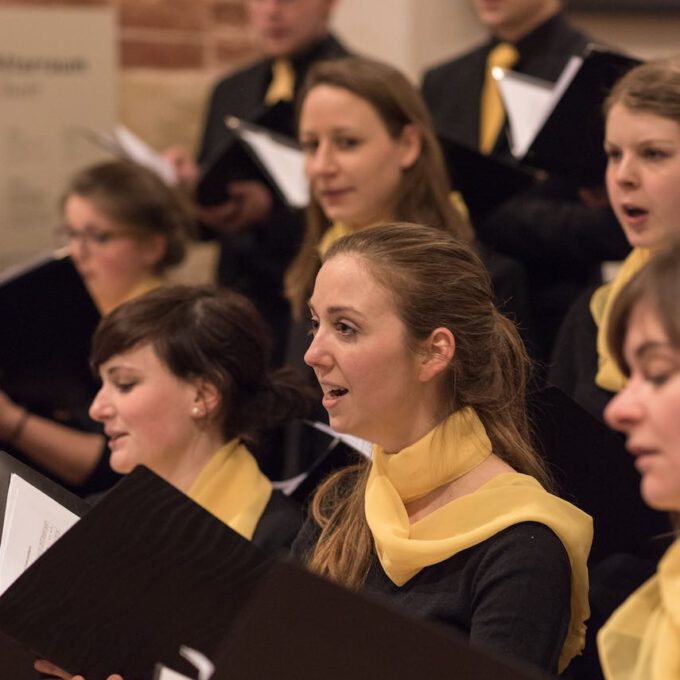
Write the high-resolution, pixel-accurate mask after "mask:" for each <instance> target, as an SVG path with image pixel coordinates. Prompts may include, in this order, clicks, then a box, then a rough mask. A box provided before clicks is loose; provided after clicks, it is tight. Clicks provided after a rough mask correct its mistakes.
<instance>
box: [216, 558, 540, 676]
mask: <svg viewBox="0 0 680 680" xmlns="http://www.w3.org/2000/svg"><path fill="white" fill-rule="evenodd" d="M215 661H216V663H215V665H216V671H215V674H214V675H213V677H212V680H235V679H237V680H263V679H265V678H276V679H277V680H319V678H324V680H347V679H348V678H352V679H353V680H364V679H365V680H373V679H376V678H390V680H402V679H403V680H414V678H427V679H428V680H451V678H456V680H488V679H489V678H503V680H531V679H533V680H540V679H541V678H543V679H546V678H547V676H545V675H543V674H542V673H540V672H539V671H537V670H534V669H533V668H529V667H528V666H525V665H523V664H520V663H519V662H517V663H515V662H512V661H510V660H501V659H499V658H498V657H496V656H494V655H492V654H487V653H485V652H483V651H480V650H479V649H475V648H473V647H470V645H469V644H468V643H467V641H466V640H465V639H464V638H463V636H462V635H460V634H456V633H455V632H454V631H453V630H452V629H450V628H445V627H443V626H441V625H438V624H435V623H431V622H425V621H422V620H416V619H413V618H410V617H408V616H406V615H405V614H403V613H401V612H397V611H396V610H393V609H391V608H389V607H388V606H387V605H386V604H384V603H383V602H382V601H381V602H378V601H375V600H372V599H368V598H366V597H365V596H362V595H360V594H357V593H353V592H350V591H349V590H345V589H344V588H340V587H339V586H336V585H333V584H331V583H329V582H327V581H325V580H322V579H320V578H318V577H316V576H313V575H311V574H309V573H307V572H305V571H303V570H302V569H301V568H300V567H297V566H295V565H293V564H285V563H283V564H278V565H277V566H276V567H275V568H274V569H273V570H272V572H271V573H270V574H269V575H268V577H267V578H266V579H264V580H263V581H262V582H261V584H260V585H259V586H258V588H257V590H256V591H255V593H254V595H253V596H252V597H251V599H250V600H249V602H248V604H247V605H246V607H245V608H244V610H243V612H242V614H241V616H240V617H239V620H238V622H237V623H236V625H235V626H234V627H233V628H232V630H231V632H230V634H229V636H228V637H226V639H225V642H224V644H223V645H222V647H221V649H220V652H219V654H218V656H217V657H216V659H215Z"/></svg>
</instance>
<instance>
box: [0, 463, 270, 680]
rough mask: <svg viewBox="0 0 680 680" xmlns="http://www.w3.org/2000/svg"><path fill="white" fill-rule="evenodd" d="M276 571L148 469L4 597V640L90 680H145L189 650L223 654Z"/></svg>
mask: <svg viewBox="0 0 680 680" xmlns="http://www.w3.org/2000/svg"><path fill="white" fill-rule="evenodd" d="M270 565H271V561H270V558H268V557H267V556H266V555H265V554H264V553H262V552H261V551H260V550H259V549H258V548H256V547H255V546H254V545H252V543H250V542H249V541H247V540H246V539H244V538H242V537H241V536H239V535H238V534H237V533H236V532H234V531H232V530H231V529H230V528H229V527H227V526H226V525H225V524H223V523H222V522H221V521H220V520H218V519H217V518H216V517H214V516H213V515H211V514H210V513H208V512H206V511H205V510H204V509H202V508H201V507H200V506H198V505H197V504H196V503H194V502H193V501H192V500H191V499H189V498H188V497H187V496H185V495H184V494H183V493H181V492H180V491H178V490H177V489H175V488H174V487H173V486H171V485H170V484H168V483H167V482H165V481H163V480H162V479H161V478H159V477H158V476H156V475H155V474H154V473H152V472H150V471H149V470H148V469H146V468H143V467H139V468H137V469H136V470H135V471H133V472H132V473H131V474H130V475H128V476H127V477H126V478H125V479H123V481H121V482H120V483H119V484H118V485H117V486H116V487H114V488H113V489H112V490H111V491H110V492H109V493H108V494H107V496H106V497H105V498H104V499H103V500H101V501H100V502H99V504H98V505H96V506H95V507H94V508H92V509H91V510H90V511H89V512H88V513H87V515H85V517H83V519H81V520H80V521H79V522H78V523H77V524H75V525H74V526H73V527H72V528H71V529H70V530H69V531H68V532H67V533H66V534H64V535H63V536H62V537H61V538H60V539H59V540H58V541H57V542H56V543H55V544H54V545H53V546H52V547H51V548H50V549H49V550H48V551H47V552H45V554H43V555H42V556H41V557H40V558H39V559H38V560H36V562H35V563H34V564H32V565H31V566H30V567H29V568H28V569H27V570H26V571H25V572H24V573H23V574H22V575H21V576H20V577H19V578H18V579H17V580H16V581H15V582H14V584H13V585H12V586H11V587H10V588H9V589H8V590H7V591H6V592H5V593H4V594H3V595H2V597H0V632H1V633H2V634H3V635H5V636H7V637H9V638H11V639H13V640H15V641H17V642H19V643H21V645H23V647H24V648H26V649H28V650H31V651H32V652H33V654H34V656H39V657H41V658H47V659H49V660H50V661H52V662H54V663H56V664H57V665H58V666H60V667H62V668H64V669H65V670H68V671H69V672H71V673H83V674H84V675H85V677H86V678H87V679H88V680H104V678H106V677H107V676H108V674H109V673H112V672H119V673H122V675H123V676H124V677H125V678H127V679H128V680H137V679H140V680H145V679H147V678H150V677H152V674H153V668H154V666H155V663H156V662H157V661H160V662H162V663H167V662H168V660H171V659H174V657H175V655H176V653H177V649H178V648H179V646H180V645H181V644H186V645H189V646H190V647H193V648H196V649H199V650H201V651H203V652H204V653H206V654H208V655H214V654H215V652H216V651H217V648H218V645H219V644H220V642H221V641H222V640H223V639H224V636H225V634H226V632H227V631H228V630H229V625H230V623H232V622H233V620H234V619H235V617H236V616H237V614H238V612H239V611H240V610H241V608H242V607H243V605H244V603H245V602H246V600H247V599H248V597H249V596H250V594H251V592H252V590H253V588H254V586H255V585H256V583H257V582H258V581H259V580H260V579H261V578H262V576H263V575H264V574H266V573H267V571H268V570H269V569H270ZM1 641H2V640H1V639H0V642H1ZM0 650H2V646H1V645H0ZM3 665H4V664H3V660H2V659H0V667H3Z"/></svg>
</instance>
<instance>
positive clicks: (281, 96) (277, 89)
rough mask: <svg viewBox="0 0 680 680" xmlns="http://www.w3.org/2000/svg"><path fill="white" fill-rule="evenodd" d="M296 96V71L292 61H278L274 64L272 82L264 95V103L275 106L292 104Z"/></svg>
mask: <svg viewBox="0 0 680 680" xmlns="http://www.w3.org/2000/svg"><path fill="white" fill-rule="evenodd" d="M294 95H295V71H294V70H293V64H291V63H290V59H277V60H276V61H274V63H273V64H272V82H271V83H270V84H269V87H268V88H267V92H266V93H265V95H264V103H265V104H267V106H273V105H274V104H276V103H278V102H290V101H292V100H293V97H294Z"/></svg>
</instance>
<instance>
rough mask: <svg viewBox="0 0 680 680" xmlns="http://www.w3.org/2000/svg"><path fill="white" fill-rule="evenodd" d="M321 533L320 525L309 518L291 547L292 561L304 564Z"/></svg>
mask: <svg viewBox="0 0 680 680" xmlns="http://www.w3.org/2000/svg"><path fill="white" fill-rule="evenodd" d="M320 533H321V531H320V529H319V525H318V524H317V523H316V522H315V521H314V520H313V519H312V518H311V517H309V516H308V517H307V519H306V520H305V522H304V524H303V525H302V528H301V529H300V531H299V532H298V535H297V536H296V538H295V540H294V541H293V544H292V545H291V547H290V557H291V559H293V560H295V561H296V562H300V563H304V562H305V559H306V557H307V555H308V554H309V552H310V551H311V550H312V548H313V547H314V545H315V544H316V542H317V540H318V539H319V535H320Z"/></svg>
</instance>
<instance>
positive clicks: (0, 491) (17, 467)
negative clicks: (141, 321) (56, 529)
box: [0, 451, 91, 533]
mask: <svg viewBox="0 0 680 680" xmlns="http://www.w3.org/2000/svg"><path fill="white" fill-rule="evenodd" d="M12 475H18V476H19V477H21V478H22V479H23V480H25V481H27V482H28V483H29V484H31V485H32V486H34V487H35V488H36V489H39V490H40V491H42V492H43V493H44V494H46V495H47V496H49V497H50V498H53V499H54V500H55V501H57V502H58V503H59V504H60V505H62V506H63V507H65V508H66V509H67V510H70V511H71V512H72V513H74V514H75V515H78V517H83V516H84V515H85V514H86V513H87V512H88V511H89V510H90V508H91V506H90V504H89V503H88V502H87V501H85V500H83V499H82V498H80V496H76V495H75V494H74V493H71V492H70V491H68V490H67V489H64V488H63V487H62V486H60V485H59V484H57V483H56V482H53V481H52V480H51V479H48V478H47V477H45V476H44V475H42V474H40V473H39V472H36V470H34V469H33V468H32V467H29V466H28V465H24V463H22V462H21V461H19V460H17V459H16V458H14V457H13V456H11V455H10V454H8V453H6V452H5V451H0V533H1V532H2V527H3V526H4V524H5V508H6V507H7V492H8V490H9V484H10V480H11V477H12Z"/></svg>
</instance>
